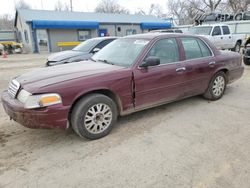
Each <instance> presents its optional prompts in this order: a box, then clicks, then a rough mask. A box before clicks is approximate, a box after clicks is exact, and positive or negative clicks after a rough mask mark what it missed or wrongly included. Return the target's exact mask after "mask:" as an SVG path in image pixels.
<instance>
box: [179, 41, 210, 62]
mask: <svg viewBox="0 0 250 188" xmlns="http://www.w3.org/2000/svg"><path fill="white" fill-rule="evenodd" d="M181 41H182V44H183V47H184V51H185V56H186V60H188V59H196V58H201V57H208V56H211V55H212V53H211V51H210V49H209V48H208V47H207V45H206V44H205V43H204V42H203V41H201V40H200V39H195V38H181Z"/></svg>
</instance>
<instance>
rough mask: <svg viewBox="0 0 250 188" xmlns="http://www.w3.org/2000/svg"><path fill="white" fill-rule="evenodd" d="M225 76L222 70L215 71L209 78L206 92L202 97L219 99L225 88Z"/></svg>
mask: <svg viewBox="0 0 250 188" xmlns="http://www.w3.org/2000/svg"><path fill="white" fill-rule="evenodd" d="M226 85H227V77H226V74H225V73H224V72H222V71H219V72H217V73H216V74H215V75H214V76H213V78H212V79H211V81H210V83H209V85H208V88H207V90H206V92H205V93H204V95H203V96H204V98H206V99H208V100H211V101H215V100H218V99H220V98H221V97H222V96H223V95H224V92H225V90H226Z"/></svg>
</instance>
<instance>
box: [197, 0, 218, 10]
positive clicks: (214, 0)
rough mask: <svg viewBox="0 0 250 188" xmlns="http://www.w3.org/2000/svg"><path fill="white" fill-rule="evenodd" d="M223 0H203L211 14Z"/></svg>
mask: <svg viewBox="0 0 250 188" xmlns="http://www.w3.org/2000/svg"><path fill="white" fill-rule="evenodd" d="M221 1H222V0H201V2H202V3H203V4H205V5H206V8H208V9H209V10H210V11H211V12H214V11H215V10H216V8H217V7H218V6H219V5H220V3H221Z"/></svg>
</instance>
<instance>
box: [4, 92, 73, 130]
mask: <svg viewBox="0 0 250 188" xmlns="http://www.w3.org/2000/svg"><path fill="white" fill-rule="evenodd" d="M2 104H3V108H4V110H5V112H6V113H7V114H8V115H9V116H10V118H11V119H13V120H14V121H16V122H18V123H20V124H22V125H23V126H25V127H29V128H51V129H53V128H59V129H66V128H67V127H68V113H69V107H65V106H63V105H61V104H60V105H54V106H50V107H46V108H40V109H25V108H24V106H23V104H22V103H21V102H20V101H18V100H17V99H14V98H12V97H11V96H10V95H9V93H8V92H7V91H4V92H3V94H2Z"/></svg>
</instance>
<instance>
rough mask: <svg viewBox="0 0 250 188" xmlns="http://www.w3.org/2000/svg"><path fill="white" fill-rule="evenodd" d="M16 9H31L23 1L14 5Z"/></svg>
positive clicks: (20, 0)
mask: <svg viewBox="0 0 250 188" xmlns="http://www.w3.org/2000/svg"><path fill="white" fill-rule="evenodd" d="M15 8H16V9H31V6H30V5H29V4H28V3H26V2H25V1H24V0H19V1H18V3H16V5H15Z"/></svg>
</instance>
